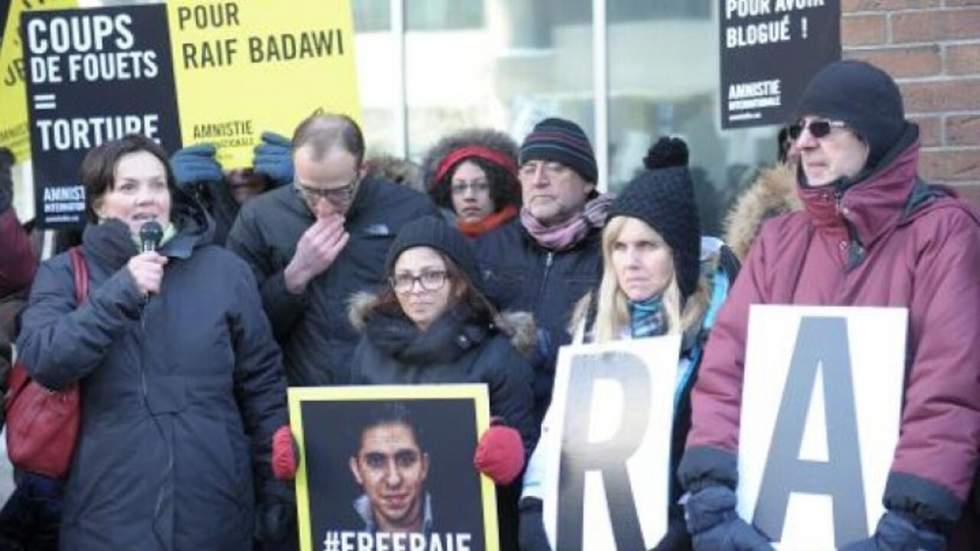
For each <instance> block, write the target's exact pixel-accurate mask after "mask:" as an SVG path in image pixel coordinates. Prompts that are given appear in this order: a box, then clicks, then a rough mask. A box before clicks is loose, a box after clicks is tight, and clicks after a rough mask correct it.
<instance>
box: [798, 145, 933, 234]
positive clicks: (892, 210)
mask: <svg viewBox="0 0 980 551" xmlns="http://www.w3.org/2000/svg"><path fill="white" fill-rule="evenodd" d="M918 161H919V140H918V131H917V129H916V128H915V127H914V126H912V125H910V129H909V131H907V132H906V134H905V135H904V136H903V138H902V139H901V140H899V142H898V143H897V144H896V145H895V147H894V148H893V150H892V152H890V154H888V155H886V156H885V158H884V159H883V160H882V163H880V164H879V167H877V168H875V169H873V170H871V171H870V172H869V173H868V174H867V175H866V176H863V177H862V176H861V175H859V176H858V178H857V179H856V180H854V181H848V180H846V179H844V178H842V179H840V180H838V181H837V182H834V183H832V184H828V185H826V186H820V187H810V186H807V185H806V184H805V178H804V177H803V174H802V167H801V168H800V172H799V177H798V186H797V192H798V193H799V196H800V199H801V200H802V201H803V206H804V208H805V209H806V211H807V213H808V214H809V216H810V219H811V220H812V221H813V224H814V226H816V227H817V228H828V229H839V230H844V231H846V230H847V229H848V228H850V230H852V231H853V234H852V235H853V236H854V237H856V238H857V239H858V240H859V241H860V243H861V244H862V245H864V246H865V247H868V246H870V245H871V244H872V243H874V242H875V241H876V240H877V239H878V238H879V237H881V235H882V234H884V233H885V231H886V230H888V229H890V228H892V227H894V226H896V225H897V224H898V223H899V222H900V221H901V219H902V216H903V212H904V210H905V206H906V204H907V202H908V199H909V196H910V194H911V193H912V189H913V187H914V186H915V182H916V174H917V170H918Z"/></svg>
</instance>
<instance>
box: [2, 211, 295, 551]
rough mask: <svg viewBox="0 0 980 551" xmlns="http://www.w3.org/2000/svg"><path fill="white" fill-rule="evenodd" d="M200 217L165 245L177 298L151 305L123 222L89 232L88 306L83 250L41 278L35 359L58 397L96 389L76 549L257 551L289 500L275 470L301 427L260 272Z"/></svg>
mask: <svg viewBox="0 0 980 551" xmlns="http://www.w3.org/2000/svg"><path fill="white" fill-rule="evenodd" d="M198 214H199V215H200V214H201V213H200V211H199V212H198ZM197 221H198V224H195V223H194V222H193V221H191V220H190V219H184V220H181V221H180V223H178V227H181V228H182V229H181V231H180V232H179V233H178V234H177V235H176V236H175V237H174V238H173V239H171V240H169V241H168V242H167V243H165V244H164V245H163V246H162V247H161V249H160V253H161V254H163V255H165V256H167V257H168V258H169V262H168V264H167V265H166V267H165V269H164V277H163V283H162V287H161V292H160V294H159V295H154V296H152V297H151V298H150V299H149V301H147V302H145V304H144V301H143V299H142V297H141V296H140V294H139V291H138V290H137V288H136V284H135V281H134V280H133V278H132V276H131V275H130V273H129V271H128V269H127V268H126V263H127V261H128V260H129V258H130V257H131V256H133V255H135V254H136V253H137V250H136V246H135V244H134V243H133V241H132V239H131V238H130V234H129V230H128V229H127V228H126V226H124V225H123V224H122V223H121V222H118V221H110V222H107V223H104V224H100V225H90V226H88V227H87V228H86V230H85V233H84V236H83V249H82V250H83V253H84V255H85V259H86V263H87V265H88V268H89V273H90V281H91V284H90V294H89V300H88V301H87V302H86V303H85V304H83V305H81V306H80V307H77V308H76V305H75V298H74V283H73V275H72V267H71V263H70V261H69V258H68V255H67V254H61V255H58V256H56V257H54V258H52V259H51V260H49V261H47V262H45V263H44V264H42V265H41V267H40V268H39V270H38V273H37V277H36V279H35V281H34V288H33V290H32V292H31V297H30V303H29V306H28V308H27V310H25V312H24V315H23V328H22V332H21V334H20V338H19V339H18V341H17V344H18V348H19V350H20V353H21V358H22V359H23V361H24V363H25V365H26V366H27V367H28V371H29V372H30V373H31V375H32V376H33V377H34V378H35V379H36V380H37V381H38V382H40V383H41V384H43V385H45V386H47V387H49V388H54V389H61V388H64V387H66V386H67V385H70V384H71V383H75V382H78V383H80V385H81V398H82V405H81V416H82V417H81V430H80V434H79V438H78V442H77V446H76V450H75V455H74V458H73V460H72V466H71V470H70V473H69V478H68V482H67V487H66V491H65V502H64V511H63V516H62V526H61V543H60V545H61V548H62V549H72V550H76V549H77V550H84V551H97V550H106V551H109V550H119V549H142V550H186V549H208V550H213V551H219V550H227V551H233V550H234V551H239V550H241V549H250V548H251V546H252V538H253V531H254V529H255V524H254V517H255V514H256V510H255V509H256V500H257V497H258V499H259V500H260V503H259V505H262V506H264V505H266V504H268V501H265V500H266V498H271V496H272V495H273V494H279V495H282V493H283V492H285V491H286V490H287V489H286V488H285V487H284V485H282V484H281V483H279V482H275V481H272V480H271V475H272V473H271V469H270V467H269V455H270V445H271V439H272V434H273V432H274V431H275V429H276V428H278V427H279V426H281V425H283V424H285V423H286V422H287V421H286V419H287V418H286V408H285V405H286V386H285V377H284V374H283V370H282V365H281V359H280V354H279V350H278V347H277V346H276V343H275V341H274V339H273V337H272V331H271V329H270V327H269V323H268V321H267V320H266V317H265V315H264V313H263V312H262V305H261V302H260V299H259V295H258V293H257V292H256V291H255V280H254V278H253V277H252V274H251V272H250V270H249V269H248V266H247V265H246V264H245V263H244V262H242V261H241V259H240V258H238V257H237V256H235V255H234V254H232V253H230V252H228V251H226V250H224V249H223V248H221V247H218V246H214V245H208V244H207V243H208V240H209V236H210V230H206V229H204V227H203V226H201V225H200V223H201V222H202V221H203V218H202V217H198V218H197Z"/></svg>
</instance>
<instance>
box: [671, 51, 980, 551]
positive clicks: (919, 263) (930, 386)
mask: <svg viewBox="0 0 980 551" xmlns="http://www.w3.org/2000/svg"><path fill="white" fill-rule="evenodd" d="M790 134H791V136H792V137H793V138H794V139H795V147H796V148H797V149H798V151H799V155H800V163H799V168H798V170H797V192H798V194H799V196H800V198H801V200H802V202H803V204H804V209H803V210H802V211H800V212H795V213H791V214H786V215H783V216H779V217H777V218H773V219H771V220H770V221H768V222H766V224H765V225H764V226H763V228H762V230H761V233H760V235H759V238H758V239H757V240H756V241H755V242H754V244H753V245H752V248H751V249H750V251H749V254H748V258H747V259H746V262H745V264H744V265H743V267H742V272H741V274H740V277H739V278H738V280H737V281H736V282H735V285H734V287H733V289H732V291H731V292H730V293H729V296H728V301H727V303H726V305H725V308H724V309H723V310H722V311H721V313H720V314H719V316H718V318H717V321H716V322H715V327H714V330H713V331H712V336H711V339H710V341H709V343H708V345H707V349H706V351H705V357H704V360H703V362H702V364H701V367H700V371H699V374H698V379H697V383H696V385H695V387H694V390H693V393H692V406H693V415H692V418H691V430H690V433H689V436H688V440H687V447H686V450H685V454H684V459H683V460H682V462H681V467H680V473H679V475H680V478H681V480H682V482H683V484H684V485H685V488H686V489H687V490H688V492H689V496H688V500H687V504H686V510H687V521H688V529H689V531H690V532H691V533H692V535H693V542H694V547H695V549H735V548H738V549H743V548H745V549H748V548H752V549H762V548H765V547H767V545H768V544H766V543H765V538H764V536H763V535H762V534H760V533H759V532H757V531H756V530H755V529H754V528H753V527H751V526H749V525H747V523H746V522H745V521H744V520H742V519H740V518H738V516H737V515H736V513H735V508H734V507H735V496H734V494H733V490H734V489H735V486H736V481H737V480H738V473H737V467H736V464H737V461H736V458H737V455H738V449H737V448H738V433H739V426H738V423H739V418H740V408H741V389H742V376H743V369H744V360H745V349H746V333H747V325H748V315H749V306H750V305H751V304H805V305H828V306H879V307H880V306H889V307H904V308H907V309H908V314H909V317H908V337H907V339H908V340H907V342H906V343H905V350H906V377H905V385H906V386H905V389H904V403H903V410H902V422H901V432H900V436H899V440H898V444H897V447H896V450H895V455H894V460H893V462H892V465H891V469H890V472H889V476H888V481H887V485H886V489H885V495H884V496H883V501H884V504H885V506H886V508H887V512H886V513H885V514H884V516H883V517H882V518H881V519H880V521H879V522H878V524H877V527H876V528H874V527H872V530H874V533H873V534H872V536H871V537H870V538H868V539H865V540H860V541H857V542H850V543H849V544H848V545H846V546H845V547H844V548H845V549H847V550H849V551H858V550H862V551H874V550H886V549H887V550H899V549H929V550H941V549H945V548H946V547H947V545H948V546H950V547H952V548H958V549H980V541H978V539H977V536H976V531H975V529H974V530H972V532H973V535H972V536H971V535H967V529H968V527H969V526H970V525H971V523H972V525H973V526H974V527H975V526H976V523H977V522H978V520H977V517H976V516H975V514H976V511H975V507H976V498H975V497H974V498H972V499H968V496H969V495H970V492H971V486H972V483H973V481H974V477H975V474H976V471H977V466H978V451H980V374H978V366H980V364H978V361H977V356H976V350H975V347H976V344H977V343H980V316H978V313H980V215H978V213H977V212H976V211H975V210H973V209H972V208H970V207H969V206H968V205H966V204H965V203H963V202H961V201H960V200H958V199H957V198H956V197H955V194H954V193H953V192H952V191H950V190H948V189H945V188H941V187H938V186H932V185H929V184H927V183H925V182H923V181H922V180H921V179H919V177H918V161H919V147H920V144H919V129H918V127H917V126H916V125H915V124H914V123H911V122H908V121H907V120H906V119H905V115H904V110H903V106H902V97H901V94H900V93H899V89H898V87H897V86H896V84H895V82H894V81H893V80H892V79H891V77H889V76H888V75H887V74H886V73H884V72H883V71H881V70H879V69H877V68H875V67H874V66H872V65H869V64H867V63H863V62H858V61H842V62H836V63H832V64H831V65H829V66H827V67H825V68H824V69H823V70H821V71H820V72H819V73H817V75H815V76H814V78H813V79H812V80H811V81H810V83H809V85H808V86H807V88H806V90H805V91H804V93H803V96H802V98H801V101H800V103H799V106H798V108H797V117H796V122H795V124H793V125H792V127H791V130H790ZM862 367H866V366H855V368H856V369H861V368H862Z"/></svg>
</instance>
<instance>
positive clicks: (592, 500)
mask: <svg viewBox="0 0 980 551" xmlns="http://www.w3.org/2000/svg"><path fill="white" fill-rule="evenodd" d="M679 350H680V337H679V336H676V335H673V336H665V337H656V338H652V339H639V340H635V341H619V342H615V343H609V344H603V345H579V346H565V347H562V349H561V352H560V354H559V359H558V368H557V370H556V373H555V390H554V394H553V398H552V402H551V408H550V409H549V411H548V415H547V417H545V420H544V423H543V425H542V434H541V441H542V443H541V444H539V447H541V449H542V450H549V451H551V452H552V453H550V454H549V455H548V456H547V457H546V458H545V460H544V463H545V466H544V469H543V473H544V480H543V490H544V500H543V501H544V525H545V531H546V532H547V534H548V538H549V540H550V542H551V547H552V548H553V549H580V550H583V551H590V550H601V551H609V550H613V549H620V550H635V549H651V548H653V547H654V546H655V545H656V544H657V542H658V541H659V540H660V538H661V537H663V535H664V533H665V532H666V530H667V505H668V496H669V479H670V474H669V471H670V434H671V427H672V419H673V412H674V388H675V386H676V381H677V380H678V376H679V374H681V376H686V375H687V373H686V371H684V370H683V369H681V370H679V369H678V361H677V358H678V356H679V353H678V351H679ZM685 365H686V364H685ZM542 446H544V447H542Z"/></svg>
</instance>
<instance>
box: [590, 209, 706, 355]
mask: <svg viewBox="0 0 980 551" xmlns="http://www.w3.org/2000/svg"><path fill="white" fill-rule="evenodd" d="M631 219H632V220H636V221H638V222H642V223H643V225H644V226H645V227H646V228H647V229H649V230H650V231H651V232H653V233H654V234H655V235H656V236H657V237H658V239H659V238H660V234H659V233H658V232H657V231H656V230H655V229H653V228H652V227H650V225H649V224H647V223H646V222H643V221H642V220H640V219H639V218H634V217H632V216H616V217H615V218H612V219H611V220H609V222H607V223H606V227H605V228H603V230H602V262H603V270H602V280H601V282H600V283H599V290H598V293H589V294H588V295H586V296H584V297H582V299H581V300H580V301H579V303H578V305H577V306H576V308H575V315H574V316H573V326H577V325H579V324H581V323H582V322H584V321H585V319H586V317H587V316H588V311H589V310H590V308H589V306H590V303H591V301H593V300H595V296H594V295H596V294H598V301H599V302H598V303H597V305H596V309H595V311H596V316H595V322H594V324H593V326H592V333H593V342H596V343H605V342H611V341H615V340H618V339H619V338H620V337H621V336H622V334H623V333H624V331H626V330H628V329H629V327H630V314H629V298H628V297H627V296H626V293H625V292H623V289H622V287H620V286H619V280H618V279H616V270H615V269H614V268H613V264H612V251H613V246H614V245H615V244H616V240H617V239H619V236H620V234H621V233H622V232H623V228H624V227H625V226H626V223H627V222H628V221H629V220H631ZM661 240H662V239H661ZM665 243H666V242H665ZM671 259H673V254H671ZM671 272H672V275H671V278H670V282H669V283H668V284H667V287H666V289H664V293H663V305H664V314H665V317H666V321H667V334H677V333H684V332H686V331H687V330H688V329H690V328H691V326H692V325H694V324H696V323H700V321H701V318H702V316H703V314H704V312H705V310H707V308H708V284H707V281H706V280H705V278H704V276H701V277H699V278H698V285H697V288H696V289H695V291H694V293H692V294H691V296H689V297H687V301H685V302H684V308H683V309H681V302H682V300H681V299H682V297H681V291H680V287H679V286H678V284H677V272H676V270H674V269H673V260H671ZM571 332H572V333H573V334H574V333H575V327H573V328H572V331H571Z"/></svg>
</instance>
